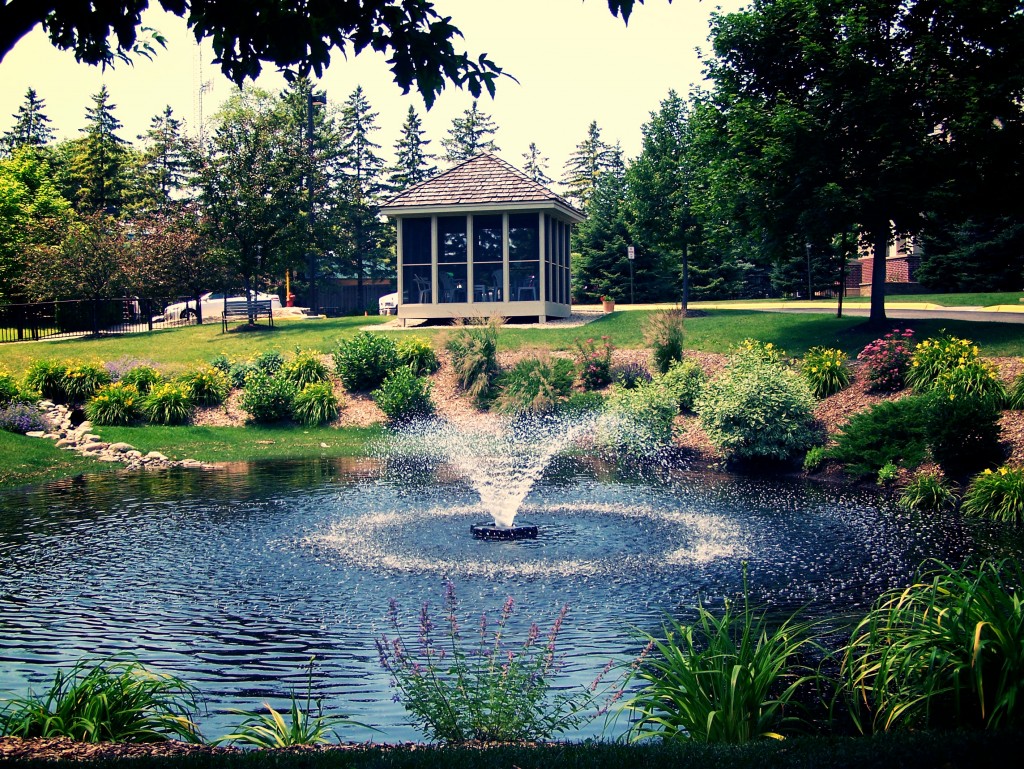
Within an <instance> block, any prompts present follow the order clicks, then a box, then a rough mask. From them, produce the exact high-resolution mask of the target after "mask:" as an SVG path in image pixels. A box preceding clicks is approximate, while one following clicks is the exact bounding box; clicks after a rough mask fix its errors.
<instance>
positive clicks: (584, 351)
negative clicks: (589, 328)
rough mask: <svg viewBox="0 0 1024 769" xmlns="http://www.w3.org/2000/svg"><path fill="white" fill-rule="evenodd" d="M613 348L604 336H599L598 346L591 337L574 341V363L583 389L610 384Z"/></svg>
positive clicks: (592, 388)
mask: <svg viewBox="0 0 1024 769" xmlns="http://www.w3.org/2000/svg"><path fill="white" fill-rule="evenodd" d="M613 349H614V348H613V347H612V345H611V342H609V341H608V337H606V336H602V337H601V345H600V346H598V344H597V342H595V341H594V340H593V339H587V340H586V341H582V342H581V341H579V340H577V341H576V365H577V366H578V367H579V370H580V385H581V386H582V387H583V389H584V390H597V389H599V388H601V387H604V386H605V385H608V384H611V381H612V350H613Z"/></svg>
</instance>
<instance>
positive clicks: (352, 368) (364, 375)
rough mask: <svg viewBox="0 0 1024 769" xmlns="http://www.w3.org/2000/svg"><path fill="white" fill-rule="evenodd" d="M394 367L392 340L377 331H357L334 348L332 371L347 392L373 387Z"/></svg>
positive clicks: (395, 366)
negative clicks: (373, 332) (374, 332)
mask: <svg viewBox="0 0 1024 769" xmlns="http://www.w3.org/2000/svg"><path fill="white" fill-rule="evenodd" d="M397 367H398V351H397V349H396V346H395V342H394V340H392V339H391V338H390V337H386V336H383V335H381V334H371V333H370V332H369V331H360V332H359V333H358V334H356V335H355V336H353V337H352V338H351V339H346V340H344V341H342V342H339V343H338V349H337V350H335V351H334V370H335V372H336V373H337V374H338V377H339V378H340V379H341V383H342V384H343V385H345V389H346V390H348V391H349V392H369V391H370V390H376V389H377V388H378V387H380V386H381V384H383V383H384V380H385V379H387V378H388V375H389V374H390V373H391V372H392V371H394V370H395V369H396V368H397Z"/></svg>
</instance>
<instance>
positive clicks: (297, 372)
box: [281, 350, 331, 390]
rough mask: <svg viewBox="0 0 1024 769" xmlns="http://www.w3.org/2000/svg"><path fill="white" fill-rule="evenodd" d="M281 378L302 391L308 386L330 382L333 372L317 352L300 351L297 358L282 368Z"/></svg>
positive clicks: (296, 354) (296, 355)
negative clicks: (292, 383)
mask: <svg viewBox="0 0 1024 769" xmlns="http://www.w3.org/2000/svg"><path fill="white" fill-rule="evenodd" d="M281 376H283V377H284V378H285V379H287V380H289V381H290V382H294V383H295V386H296V387H298V388H299V390H302V388H304V387H305V386H306V385H308V384H313V383H317V382H329V381H330V380H331V372H330V371H328V370H327V366H326V364H325V363H324V362H323V360H321V358H320V353H319V352H318V351H317V350H299V351H298V352H296V353H295V357H294V358H292V359H291V360H290V361H288V362H287V363H285V364H284V365H283V366H282V367H281Z"/></svg>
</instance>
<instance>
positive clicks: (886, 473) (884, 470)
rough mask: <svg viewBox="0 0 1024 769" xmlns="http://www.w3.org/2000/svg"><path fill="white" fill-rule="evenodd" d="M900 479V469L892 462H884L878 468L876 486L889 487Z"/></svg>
mask: <svg viewBox="0 0 1024 769" xmlns="http://www.w3.org/2000/svg"><path fill="white" fill-rule="evenodd" d="M899 477H900V468H899V467H898V466H897V465H896V464H895V463H894V462H886V463H885V464H884V465H882V466H881V467H880V468H878V485H879V486H889V485H891V484H893V483H895V482H896V479H897V478H899Z"/></svg>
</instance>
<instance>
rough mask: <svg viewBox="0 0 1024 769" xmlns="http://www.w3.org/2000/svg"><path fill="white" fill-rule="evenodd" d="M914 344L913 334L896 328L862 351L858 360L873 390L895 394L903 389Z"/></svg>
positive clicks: (907, 330) (908, 330)
mask: <svg viewBox="0 0 1024 769" xmlns="http://www.w3.org/2000/svg"><path fill="white" fill-rule="evenodd" d="M913 344H914V332H913V331H911V330H910V329H909V328H907V329H904V330H902V331H900V330H899V329H895V330H893V331H890V332H889V333H888V334H886V335H885V336H883V337H882V338H881V339H876V340H875V341H873V342H871V344H869V345H868V346H867V347H865V348H864V349H863V350H861V353H860V355H858V356H857V360H859V361H861V362H862V363H863V364H864V367H865V369H866V371H867V376H868V381H869V382H870V383H871V384H870V389H871V390H872V391H874V392H896V391H897V390H902V389H903V388H904V387H905V386H906V376H907V369H909V368H910V356H911V350H912V349H913Z"/></svg>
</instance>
